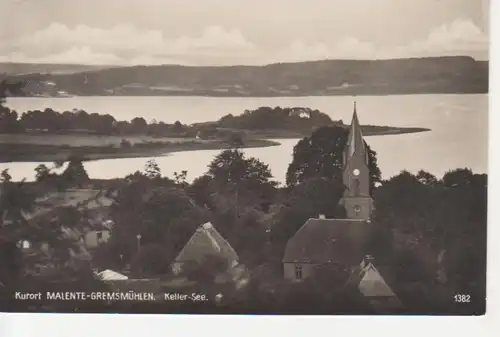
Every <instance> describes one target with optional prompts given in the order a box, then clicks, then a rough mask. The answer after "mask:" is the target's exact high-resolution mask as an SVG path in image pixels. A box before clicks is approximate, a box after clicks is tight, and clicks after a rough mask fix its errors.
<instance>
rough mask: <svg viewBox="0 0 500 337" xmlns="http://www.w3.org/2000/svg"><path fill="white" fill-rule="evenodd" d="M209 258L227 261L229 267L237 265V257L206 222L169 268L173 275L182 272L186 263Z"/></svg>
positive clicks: (231, 248)
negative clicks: (215, 257) (214, 257)
mask: <svg viewBox="0 0 500 337" xmlns="http://www.w3.org/2000/svg"><path fill="white" fill-rule="evenodd" d="M209 256H217V257H220V258H222V259H223V260H225V261H227V263H228V266H229V267H236V266H237V265H238V263H239V262H238V261H239V258H238V255H237V254H236V252H235V251H234V249H233V247H231V245H230V244H229V242H227V241H226V240H225V239H224V238H223V237H222V235H220V234H219V232H218V231H217V230H216V229H215V227H214V226H213V225H212V224H211V223H210V222H207V223H205V224H203V225H201V226H199V227H198V228H197V229H196V231H195V232H194V234H193V235H192V236H191V238H190V239H189V241H188V242H187V243H186V245H185V246H184V247H183V248H182V250H181V251H180V253H179V254H178V255H177V257H176V258H175V259H174V261H173V262H172V265H171V268H172V272H173V273H174V274H175V275H179V274H180V273H181V272H182V271H183V267H184V266H185V264H186V263H190V262H193V261H196V262H202V261H203V260H204V259H205V258H207V257H209Z"/></svg>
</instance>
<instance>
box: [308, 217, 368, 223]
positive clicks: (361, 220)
mask: <svg viewBox="0 0 500 337" xmlns="http://www.w3.org/2000/svg"><path fill="white" fill-rule="evenodd" d="M309 220H320V221H325V220H338V221H353V222H368V221H369V220H365V219H348V218H345V219H344V218H329V219H328V218H327V219H321V218H309V219H307V221H309ZM307 221H306V222H307Z"/></svg>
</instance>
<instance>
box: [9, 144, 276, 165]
mask: <svg viewBox="0 0 500 337" xmlns="http://www.w3.org/2000/svg"><path fill="white" fill-rule="evenodd" d="M1 145H7V147H10V148H11V150H14V151H12V152H14V153H11V154H10V156H9V154H7V156H6V155H5V154H4V153H2V154H0V163H29V162H55V161H67V160H68V158H69V157H70V156H71V155H78V156H80V157H81V158H82V160H83V161H96V160H103V159H122V158H123V159H125V158H147V157H162V156H167V155H169V154H171V153H175V152H186V151H203V150H226V149H232V148H242V149H245V148H261V147H270V146H279V145H281V143H279V142H276V141H272V140H265V139H253V140H249V141H248V142H247V143H246V144H244V145H241V146H235V145H231V144H229V143H227V142H221V141H214V142H206V143H197V142H185V143H176V144H162V145H158V144H153V145H154V147H151V148H148V147H146V148H144V147H142V148H141V147H140V148H134V147H132V148H127V149H124V148H116V147H79V148H78V147H73V148H68V147H65V146H51V145H35V144H1ZM16 150H17V151H16ZM44 152H45V153H44ZM6 157H11V158H6Z"/></svg>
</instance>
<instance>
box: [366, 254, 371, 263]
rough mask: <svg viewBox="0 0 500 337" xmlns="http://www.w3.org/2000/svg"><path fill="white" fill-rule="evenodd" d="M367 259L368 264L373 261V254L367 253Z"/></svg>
mask: <svg viewBox="0 0 500 337" xmlns="http://www.w3.org/2000/svg"><path fill="white" fill-rule="evenodd" d="M365 261H366V264H368V263H372V262H373V256H372V255H366V256H365Z"/></svg>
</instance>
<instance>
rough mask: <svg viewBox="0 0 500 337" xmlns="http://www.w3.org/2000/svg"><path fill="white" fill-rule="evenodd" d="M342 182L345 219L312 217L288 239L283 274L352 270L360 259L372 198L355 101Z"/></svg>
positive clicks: (297, 278)
mask: <svg viewBox="0 0 500 337" xmlns="http://www.w3.org/2000/svg"><path fill="white" fill-rule="evenodd" d="M343 166H344V170H343V176H342V179H343V182H344V185H345V187H346V189H345V192H344V195H343V197H342V199H341V201H340V205H342V206H343V207H344V208H345V211H346V218H345V219H326V218H325V217H324V216H320V217H319V218H312V219H309V220H307V221H306V223H305V224H304V225H303V226H302V227H301V228H300V229H299V230H298V231H297V233H296V234H295V235H294V236H293V237H292V238H291V239H290V240H289V241H288V243H287V245H286V248H285V254H284V257H283V268H284V277H285V279H288V280H290V281H302V280H304V279H306V278H307V277H309V276H310V275H312V274H313V271H314V270H315V269H316V268H317V267H321V268H325V267H328V266H330V267H331V268H333V269H339V268H340V269H342V270H346V269H349V270H350V271H353V270H354V268H355V267H356V266H358V265H359V264H360V263H361V261H362V260H363V258H364V251H363V250H364V246H365V245H366V243H367V241H368V240H369V238H370V236H371V230H372V224H371V221H370V219H371V214H372V211H373V208H374V207H373V199H372V198H371V195H370V191H371V188H370V187H371V185H370V171H369V166H368V150H367V149H366V146H365V143H364V140H363V135H362V133H361V127H360V124H359V120H358V116H357V112H356V103H354V113H353V117H352V123H351V126H350V130H349V135H348V138H347V142H346V147H345V149H344V152H343Z"/></svg>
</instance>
